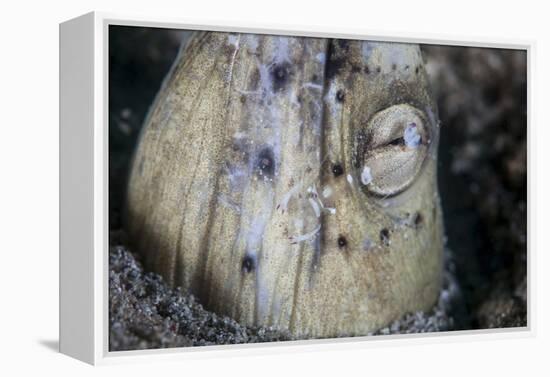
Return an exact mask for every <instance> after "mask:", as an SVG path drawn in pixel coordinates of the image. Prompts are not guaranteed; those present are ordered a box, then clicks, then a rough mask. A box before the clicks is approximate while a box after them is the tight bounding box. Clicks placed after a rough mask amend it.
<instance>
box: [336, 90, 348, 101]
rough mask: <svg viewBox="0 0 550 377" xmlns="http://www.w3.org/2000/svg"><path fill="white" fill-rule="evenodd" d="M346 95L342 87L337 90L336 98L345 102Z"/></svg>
mask: <svg viewBox="0 0 550 377" xmlns="http://www.w3.org/2000/svg"><path fill="white" fill-rule="evenodd" d="M345 97H346V94H345V93H344V91H343V90H342V89H340V90H339V91H337V92H336V100H337V101H338V102H344V98H345Z"/></svg>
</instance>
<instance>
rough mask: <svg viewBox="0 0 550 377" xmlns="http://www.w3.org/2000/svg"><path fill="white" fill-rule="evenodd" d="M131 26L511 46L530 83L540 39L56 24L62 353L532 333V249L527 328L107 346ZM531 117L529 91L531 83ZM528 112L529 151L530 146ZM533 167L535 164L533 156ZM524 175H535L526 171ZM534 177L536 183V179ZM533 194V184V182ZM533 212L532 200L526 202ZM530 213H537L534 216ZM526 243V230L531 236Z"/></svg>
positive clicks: (108, 20) (130, 357)
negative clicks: (117, 152)
mask: <svg viewBox="0 0 550 377" xmlns="http://www.w3.org/2000/svg"><path fill="white" fill-rule="evenodd" d="M109 25H128V26H144V27H162V28H173V29H186V30H205V29H207V30H213V31H214V30H215V31H238V32H250V33H270V34H280V35H299V36H312V37H329V36H330V37H338V38H347V39H369V40H381V41H394V42H414V43H429V44H443V45H459V46H475V47H493V48H513V49H521V50H525V51H526V52H527V62H528V71H527V79H528V84H529V83H530V82H531V74H530V72H531V70H532V64H533V62H532V54H533V49H534V42H532V41H515V40H502V41H495V40H484V39H477V40H475V41H474V40H463V39H461V38H459V37H457V38H456V39H455V38H452V39H445V40H441V39H436V38H433V37H431V36H428V35H423V34H421V33H414V32H413V33H407V34H398V33H392V34H391V35H390V34H386V33H383V32H376V31H367V30H345V29H343V28H339V29H332V30H325V29H323V30H320V29H316V28H309V27H308V28H306V27H296V28H293V27H288V26H281V25H254V24H251V23H247V24H246V25H242V24H238V23H230V22H227V23H223V24H222V23H216V24H213V23H208V22H204V23H203V24H200V25H199V24H194V23H189V22H186V21H185V20H179V19H169V18H160V17H151V18H144V17H136V16H130V15H121V14H110V13H98V12H93V13H88V14H86V15H83V16H80V17H78V18H74V19H71V20H69V21H66V22H64V23H62V24H60V251H59V252H60V308H59V309H60V323H59V327H60V351H61V352H62V353H64V354H67V355H69V356H72V357H74V358H76V359H79V360H82V361H84V362H87V363H90V364H110V363H119V362H130V361H139V360H144V359H151V358H155V359H173V358H176V359H181V358H185V357H194V358H195V357H211V356H213V355H214V356H229V355H234V354H240V353H242V352H247V353H254V354H265V353H273V352H277V353H280V352H295V351H296V350H303V351H305V350H323V349H324V350H326V349H348V348H351V347H373V346H374V347H378V346H383V345H384V344H387V343H388V342H391V343H393V342H402V343H410V342H414V343H417V344H418V343H420V344H421V343H426V342H430V343H432V342H456V341H474V340H479V339H501V338H512V337H532V336H534V334H535V322H534V321H535V318H534V310H533V302H532V297H533V296H532V294H531V289H532V287H533V283H534V276H533V269H532V268H531V266H532V264H533V263H534V262H533V255H532V253H531V252H530V249H529V248H528V250H527V254H528V267H527V273H528V299H527V313H528V326H527V327H524V328H513V329H495V330H469V331H454V332H448V333H430V334H417V335H386V336H377V337H356V338H345V339H323V340H307V341H292V342H282V343H264V344H246V345H231V346H209V347H188V348H172V349H156V350H147V351H117V352H109V350H108V333H109V332H108V324H109V321H108V259H109V258H108V253H109V245H108V238H109V237H108V213H109V212H108V194H107V193H108V82H109V81H108V80H109V77H108V27H109ZM527 104H528V113H529V114H530V113H531V85H528V102H527ZM530 123H531V117H530V116H528V126H527V133H528V134H527V137H528V148H530V146H531V144H532V143H531V136H532V132H531V124H530ZM529 161H530V160H529ZM528 172H529V173H530V172H531V169H530V166H528ZM529 173H528V179H529V181H530V174H529ZM528 187H529V189H528V191H529V192H528V196H530V195H529V194H530V190H531V189H530V187H531V185H529V184H528ZM528 204H529V208H530V206H531V203H530V202H529V203H528ZM528 216H529V217H530V216H531V211H530V213H529V215H528ZM83 245H84V246H83ZM528 245H531V242H530V232H528Z"/></svg>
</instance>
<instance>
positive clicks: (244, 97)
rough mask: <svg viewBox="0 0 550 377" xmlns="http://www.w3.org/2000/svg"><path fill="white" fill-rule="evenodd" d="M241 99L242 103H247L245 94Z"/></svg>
mask: <svg viewBox="0 0 550 377" xmlns="http://www.w3.org/2000/svg"><path fill="white" fill-rule="evenodd" d="M239 99H240V101H241V103H245V102H246V96H245V95H244V94H243V95H242V96H241V98H239Z"/></svg>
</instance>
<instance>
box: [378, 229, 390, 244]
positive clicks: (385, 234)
mask: <svg viewBox="0 0 550 377" xmlns="http://www.w3.org/2000/svg"><path fill="white" fill-rule="evenodd" d="M380 242H382V244H383V245H385V246H388V245H389V244H390V231H389V230H388V229H387V228H384V229H382V230H381V231H380Z"/></svg>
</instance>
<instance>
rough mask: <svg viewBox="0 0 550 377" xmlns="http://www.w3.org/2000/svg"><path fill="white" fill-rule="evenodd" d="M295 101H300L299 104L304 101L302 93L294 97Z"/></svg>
mask: <svg viewBox="0 0 550 377" xmlns="http://www.w3.org/2000/svg"><path fill="white" fill-rule="evenodd" d="M296 101H298V103H300V104H301V103H302V102H304V99H303V98H302V95H301V94H300V95H298V97H296Z"/></svg>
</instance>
